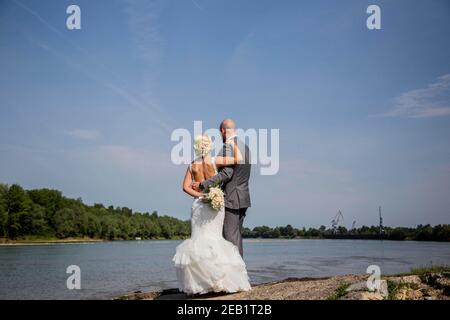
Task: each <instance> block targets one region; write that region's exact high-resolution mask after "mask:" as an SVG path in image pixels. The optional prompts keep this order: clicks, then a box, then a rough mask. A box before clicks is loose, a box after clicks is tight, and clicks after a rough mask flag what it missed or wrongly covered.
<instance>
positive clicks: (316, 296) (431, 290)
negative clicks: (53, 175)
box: [117, 271, 450, 300]
mask: <svg viewBox="0 0 450 320" xmlns="http://www.w3.org/2000/svg"><path fill="white" fill-rule="evenodd" d="M367 279H368V275H343V276H334V277H326V278H288V279H285V280H283V281H277V282H271V283H263V284H258V285H254V286H253V289H252V290H251V291H248V292H240V293H234V294H225V293H215V294H207V295H197V296H191V297H189V296H187V295H185V294H183V293H181V292H179V291H178V289H169V290H164V291H162V292H147V293H145V292H134V293H130V294H127V295H125V296H122V297H118V298H117V299H119V300H450V273H449V272H448V271H445V272H421V273H419V274H405V275H395V276H386V277H383V278H382V280H381V285H380V289H379V290H378V291H375V292H370V291H369V290H368V289H367V284H366V283H367Z"/></svg>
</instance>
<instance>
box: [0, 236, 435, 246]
mask: <svg viewBox="0 0 450 320" xmlns="http://www.w3.org/2000/svg"><path fill="white" fill-rule="evenodd" d="M186 239H188V238H186ZM183 240H185V239H180V238H174V239H164V238H159V239H142V240H133V239H129V240H125V239H112V240H108V239H89V238H80V239H76V238H70V239H48V240H45V239H36V240H9V239H4V238H0V247H7V246H39V245H56V244H94V243H104V242H122V241H126V242H141V241H142V242H143V241H183ZM293 240H365V241H367V240H368V241H373V240H379V241H396V242H438V243H440V242H443V241H418V240H413V239H404V240H391V239H375V238H366V239H364V238H320V237H310V238H244V241H245V242H249V243H255V242H261V241H293Z"/></svg>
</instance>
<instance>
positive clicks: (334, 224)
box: [331, 210, 344, 234]
mask: <svg viewBox="0 0 450 320" xmlns="http://www.w3.org/2000/svg"><path fill="white" fill-rule="evenodd" d="M341 220H342V222H344V215H343V214H342V212H341V210H339V211H338V213H336V215H335V216H334V219H333V220H331V229H332V230H333V234H336V231H337V227H338V225H339V222H340V221H341Z"/></svg>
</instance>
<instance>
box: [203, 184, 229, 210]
mask: <svg viewBox="0 0 450 320" xmlns="http://www.w3.org/2000/svg"><path fill="white" fill-rule="evenodd" d="M204 199H205V200H206V202H208V203H209V205H210V206H211V208H213V209H214V210H216V211H220V210H222V208H223V207H224V206H225V197H224V193H223V190H222V189H221V188H220V187H219V186H211V187H209V188H208V189H207V190H205V196H204Z"/></svg>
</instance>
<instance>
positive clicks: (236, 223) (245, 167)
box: [192, 119, 251, 256]
mask: <svg viewBox="0 0 450 320" xmlns="http://www.w3.org/2000/svg"><path fill="white" fill-rule="evenodd" d="M220 133H221V135H222V139H223V143H224V145H223V148H222V151H221V154H222V156H224V157H234V152H233V146H232V145H230V144H229V143H230V142H232V141H234V143H235V145H236V146H237V147H238V148H239V151H240V153H241V154H242V157H243V159H242V161H241V162H239V163H238V164H237V165H235V166H227V167H222V168H220V169H219V173H218V174H217V175H215V176H213V177H211V178H209V179H208V180H205V181H203V182H202V183H198V182H197V183H194V184H193V185H192V187H193V188H194V189H196V190H197V191H200V190H204V189H206V188H208V187H209V186H212V185H217V184H218V183H220V184H222V186H223V188H224V191H225V220H224V223H223V236H224V238H225V239H226V240H228V241H230V242H232V243H233V244H234V245H236V246H237V247H238V248H239V253H240V254H241V256H243V248H242V225H243V223H244V218H245V213H246V211H247V208H249V207H250V206H251V204H250V192H249V187H248V181H249V179H250V169H251V165H250V152H249V148H248V146H247V145H246V144H245V143H242V142H241V141H239V140H238V138H237V135H236V124H235V122H234V121H233V120H231V119H226V120H224V121H222V123H221V124H220Z"/></svg>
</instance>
